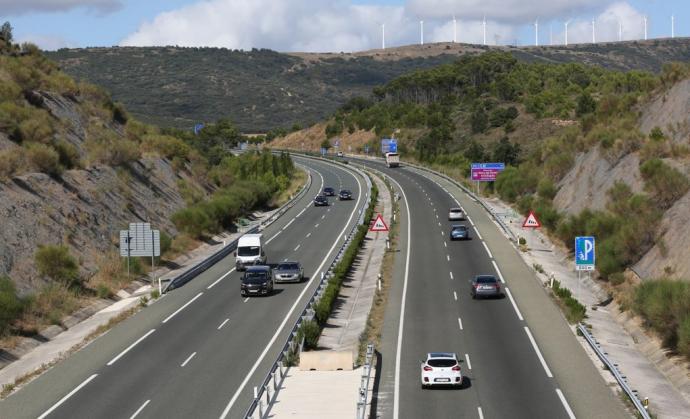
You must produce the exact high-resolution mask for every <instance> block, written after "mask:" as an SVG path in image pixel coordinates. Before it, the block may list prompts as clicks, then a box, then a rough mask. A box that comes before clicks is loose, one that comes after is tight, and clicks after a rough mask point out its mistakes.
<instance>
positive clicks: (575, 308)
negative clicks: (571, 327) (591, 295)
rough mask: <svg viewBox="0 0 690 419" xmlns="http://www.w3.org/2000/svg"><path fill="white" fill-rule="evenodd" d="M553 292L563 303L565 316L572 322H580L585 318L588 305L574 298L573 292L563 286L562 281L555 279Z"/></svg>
mask: <svg viewBox="0 0 690 419" xmlns="http://www.w3.org/2000/svg"><path fill="white" fill-rule="evenodd" d="M553 293H554V294H555V295H556V297H558V299H559V300H560V301H561V303H562V304H563V307H564V309H565V317H566V318H567V319H568V321H569V322H570V323H572V324H575V323H579V322H581V321H582V320H584V319H585V317H586V315H587V309H586V307H585V306H583V305H582V304H580V302H579V301H577V300H576V299H575V298H573V293H572V292H571V291H570V290H569V289H567V288H564V287H562V286H561V283H560V281H557V280H554V281H553Z"/></svg>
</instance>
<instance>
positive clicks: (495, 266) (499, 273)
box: [491, 260, 506, 284]
mask: <svg viewBox="0 0 690 419" xmlns="http://www.w3.org/2000/svg"><path fill="white" fill-rule="evenodd" d="M491 263H492V264H493V265H494V269H495V270H496V273H497V274H498V277H499V278H500V279H501V282H502V283H504V284H505V283H506V280H505V279H503V274H502V273H501V270H500V269H498V265H496V261H495V260H492V261H491Z"/></svg>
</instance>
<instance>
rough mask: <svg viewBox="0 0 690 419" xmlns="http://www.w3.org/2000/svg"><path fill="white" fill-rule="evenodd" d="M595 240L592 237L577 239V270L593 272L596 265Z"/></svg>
mask: <svg viewBox="0 0 690 419" xmlns="http://www.w3.org/2000/svg"><path fill="white" fill-rule="evenodd" d="M595 248H596V246H595V239H594V237H592V236H580V237H575V269H576V270H578V271H593V270H594V263H595Z"/></svg>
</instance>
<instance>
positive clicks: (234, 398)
mask: <svg viewBox="0 0 690 419" xmlns="http://www.w3.org/2000/svg"><path fill="white" fill-rule="evenodd" d="M354 178H355V180H356V181H357V188H358V189H357V192H358V193H357V202H356V203H355V205H354V208H353V210H352V212H351V213H350V218H348V219H347V222H346V223H345V227H343V230H342V231H341V232H340V234H338V235H337V237H338V238H340V236H341V235H343V234H345V231H347V228H348V225H349V224H350V222H351V221H352V217H354V215H355V214H356V213H357V209H358V208H359V205H360V202H361V199H362V183H361V182H360V180H359V177H357V176H356V175H354ZM316 226H317V227H318V226H319V225H318V224H317V225H316ZM338 243H340V240H337V239H336V240H335V241H334V242H333V245H332V246H331V248H330V250H329V251H328V253H327V254H326V256H325V257H324V258H323V260H322V261H321V264H320V265H319V267H318V268H316V270H315V272H320V271H321V269H322V268H323V266H324V265H325V264H326V261H327V260H328V258H329V257H330V255H331V253H333V250H334V249H335V246H336V245H338ZM317 277H318V275H312V276H311V279H310V280H309V282H308V283H307V285H306V286H305V287H304V288H302V292H301V293H300V295H299V296H298V297H297V299H295V302H294V303H293V304H292V307H290V310H289V311H288V313H287V315H285V318H283V321H282V322H281V323H280V326H278V329H277V330H276V332H275V334H274V335H273V337H271V340H270V341H269V342H268V344H267V345H266V347H265V348H264V350H263V352H261V355H259V358H258V359H257V360H256V362H255V363H254V365H253V366H252V368H251V369H250V370H249V373H247V375H246V377H244V380H243V381H242V383H241V384H240V386H239V387H238V388H237V390H236V391H235V394H233V396H232V398H231V399H230V401H229V402H228V404H227V405H226V406H225V409H224V410H223V412H222V413H221V414H220V419H225V418H226V417H227V416H228V414H229V413H230V409H232V407H233V406H234V405H235V402H236V401H237V398H238V397H239V396H240V393H241V392H242V390H244V387H245V386H246V385H247V382H249V379H250V378H251V377H252V375H254V372H255V371H256V369H257V368H258V367H259V364H261V362H262V361H263V359H264V358H265V357H266V354H267V353H268V351H269V349H270V348H271V346H273V344H274V343H275V341H276V339H278V336H279V335H280V333H281V332H282V330H283V328H284V327H285V324H287V322H288V320H289V319H290V316H291V315H292V313H293V312H294V311H295V308H297V304H299V303H300V301H301V300H302V298H303V297H304V294H305V293H306V292H307V290H308V289H309V287H310V286H311V284H312V282H313V281H314V280H315V279H316V278H317Z"/></svg>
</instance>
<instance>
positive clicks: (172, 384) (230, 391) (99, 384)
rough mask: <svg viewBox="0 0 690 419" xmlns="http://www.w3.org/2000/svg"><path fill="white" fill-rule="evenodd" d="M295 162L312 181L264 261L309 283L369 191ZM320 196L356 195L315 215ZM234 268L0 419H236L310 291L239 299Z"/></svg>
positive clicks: (36, 387)
mask: <svg viewBox="0 0 690 419" xmlns="http://www.w3.org/2000/svg"><path fill="white" fill-rule="evenodd" d="M295 160H296V161H298V162H299V163H301V164H303V165H304V166H307V167H308V168H309V170H310V171H311V172H312V177H313V179H314V181H313V182H312V187H311V189H310V190H309V191H308V193H307V194H305V196H304V197H303V198H301V199H300V200H299V201H298V204H297V205H295V206H294V207H293V208H291V209H290V210H289V211H287V213H286V214H285V215H284V216H283V217H281V218H280V219H279V220H278V221H277V222H276V223H274V224H272V225H271V226H269V227H268V228H267V229H266V230H265V231H264V237H265V240H266V241H267V245H266V252H267V255H268V258H269V262H270V263H277V262H279V261H282V260H284V259H290V260H299V261H301V262H302V264H303V265H304V268H305V274H306V275H307V276H309V277H310V279H311V278H316V277H317V276H318V275H319V273H317V272H315V270H316V268H317V267H322V269H323V266H327V265H326V264H325V261H326V260H331V259H332V258H333V257H335V251H333V250H332V249H337V246H336V243H337V244H338V245H339V244H340V243H341V242H342V240H343V238H342V233H343V232H344V231H349V229H350V228H351V227H352V225H353V224H354V223H356V221H357V219H358V209H359V208H360V207H361V204H362V203H363V202H364V199H365V194H366V193H368V191H365V185H366V184H365V182H364V180H363V179H361V178H359V176H357V175H355V174H353V173H352V172H350V171H349V170H347V169H345V168H342V167H340V166H337V165H332V164H326V163H323V162H315V161H313V160H309V159H301V158H296V159H295ZM324 186H332V187H334V188H339V187H343V188H349V189H351V190H352V191H353V192H354V193H355V194H356V195H355V197H354V200H353V201H345V202H337V201H333V202H332V205H331V206H329V207H318V208H315V207H313V205H312V199H313V197H314V196H315V195H316V194H317V193H318V192H319V191H320V190H321V189H322V188H323V187H324ZM329 249H330V250H329ZM233 266H234V258H233V257H232V256H229V257H228V258H225V259H224V260H223V261H221V262H219V263H218V264H216V265H214V266H213V267H211V268H210V269H209V270H208V271H206V272H205V273H203V274H202V275H200V276H199V277H197V278H195V279H194V280H193V281H191V282H189V283H188V284H186V285H185V286H183V287H181V288H179V289H177V290H174V291H173V292H171V293H169V294H166V295H165V296H164V297H162V298H161V299H160V300H159V301H157V302H156V303H155V304H153V305H151V306H150V307H148V308H146V309H144V310H142V311H141V312H139V313H137V314H136V315H134V316H132V317H131V318H129V319H128V320H126V321H124V322H123V323H121V324H120V325H118V326H116V327H115V328H113V329H112V330H111V331H110V332H109V333H107V334H105V335H104V336H102V337H100V338H98V339H96V340H95V341H93V342H92V343H91V344H90V345H88V346H87V347H85V348H83V349H82V350H81V351H79V352H77V353H76V354H74V355H72V356H71V357H69V358H68V359H67V360H65V361H63V362H61V363H60V364H58V365H57V366H55V367H54V368H52V369H51V370H49V371H48V372H46V373H45V374H43V375H42V376H41V377H39V378H37V379H36V380H34V381H33V382H32V383H30V384H29V385H27V386H26V387H25V388H23V389H20V390H19V391H18V392H16V393H15V394H13V395H11V396H10V397H8V398H7V399H6V400H4V401H2V402H0V417H2V418H3V419H4V418H24V417H26V418H30V417H31V418H36V417H51V418H52V417H63V418H94V417H132V416H133V415H135V416H136V417H156V418H159V417H180V418H181V417H219V416H220V415H221V413H222V412H223V410H224V409H225V408H226V407H227V406H228V405H229V401H230V400H231V398H234V402H233V406H232V408H231V409H228V413H229V417H241V416H242V414H243V413H244V411H245V409H246V408H247V406H248V405H249V402H250V401H251V398H252V397H253V394H252V386H253V385H258V384H259V383H260V382H261V381H262V380H263V377H264V376H265V374H266V373H267V372H268V369H269V367H270V365H271V364H272V362H273V360H274V359H275V357H276V356H277V354H278V353H279V351H280V349H282V344H283V343H284V340H285V338H286V337H287V335H288V333H289V332H290V328H289V326H291V325H292V322H293V321H294V320H296V318H297V316H298V315H299V314H300V313H301V308H302V307H303V306H304V304H305V303H306V300H307V298H308V297H310V296H311V293H312V292H313V290H314V288H315V287H316V285H317V281H312V280H310V281H307V282H304V283H302V284H284V285H283V284H281V285H278V286H277V287H276V288H277V292H276V293H275V294H274V295H272V296H269V297H261V298H252V299H243V298H242V297H241V296H240V292H239V291H240V289H239V274H238V273H237V272H234V271H232V270H231V268H232V267H233ZM298 298H299V301H298ZM281 326H284V327H281ZM261 355H263V357H262V356H261ZM260 358H261V359H260ZM250 373H251V374H250ZM240 387H243V388H242V391H239V392H238V390H240ZM235 394H237V397H234V396H235Z"/></svg>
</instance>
